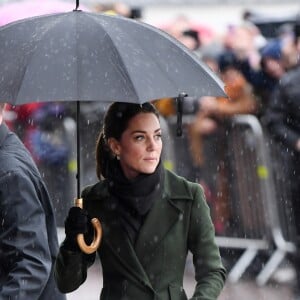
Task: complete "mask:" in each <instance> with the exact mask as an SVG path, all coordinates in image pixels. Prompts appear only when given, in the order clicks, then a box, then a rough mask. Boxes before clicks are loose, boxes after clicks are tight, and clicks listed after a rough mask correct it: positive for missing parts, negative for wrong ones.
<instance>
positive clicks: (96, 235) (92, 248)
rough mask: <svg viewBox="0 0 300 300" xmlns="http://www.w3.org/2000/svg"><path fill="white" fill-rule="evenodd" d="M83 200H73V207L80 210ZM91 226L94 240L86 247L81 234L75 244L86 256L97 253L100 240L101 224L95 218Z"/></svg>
mask: <svg viewBox="0 0 300 300" xmlns="http://www.w3.org/2000/svg"><path fill="white" fill-rule="evenodd" d="M82 204H83V200H82V198H79V199H75V206H77V207H80V208H82V207H83V205H82ZM91 222H92V225H93V227H94V230H95V233H94V240H93V241H92V243H91V244H90V245H87V244H86V243H85V240H84V235H83V234H82V233H80V234H78V235H77V243H78V246H79V248H80V249H81V251H82V252H84V253H86V254H92V253H94V252H96V251H97V249H98V248H99V245H100V242H101V238H102V227H101V223H100V221H99V220H98V219H97V218H93V219H92V220H91Z"/></svg>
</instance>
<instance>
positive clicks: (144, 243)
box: [55, 103, 225, 300]
mask: <svg viewBox="0 0 300 300" xmlns="http://www.w3.org/2000/svg"><path fill="white" fill-rule="evenodd" d="M161 135H162V133H161V127H160V122H159V115H158V112H157V110H156V109H155V107H154V106H153V105H152V104H150V103H145V104H142V105H139V104H128V103H113V104H112V105H111V106H110V107H109V109H108V111H107V113H106V116H105V119H104V125H103V129H102V131H101V132H100V135H99V138H98V141H97V147H96V152H97V153H96V160H97V175H98V177H99V182H98V183H96V184H95V185H92V186H88V187H86V188H85V189H84V190H83V192H82V198H83V200H84V202H83V203H84V209H80V208H78V207H72V208H71V209H70V211H69V215H68V217H67V219H66V222H65V231H66V238H65V240H64V242H63V243H62V245H61V247H60V252H59V255H58V258H57V261H56V266H55V271H56V273H55V275H56V282H57V285H58V287H59V289H60V290H61V291H62V292H64V293H69V292H71V291H73V290H75V289H77V288H78V287H79V286H80V285H81V284H82V283H83V282H84V281H85V280H86V276H87V268H88V267H89V266H90V265H91V264H92V263H93V262H94V260H95V254H89V255H87V254H84V253H82V252H81V251H80V249H79V247H78V245H77V243H76V236H77V234H79V233H83V234H85V238H86V240H87V241H88V240H90V239H91V237H92V235H93V233H92V230H91V226H90V219H91V218H94V217H96V218H98V219H99V220H100V222H101V224H102V228H103V235H102V241H101V244H100V247H99V248H98V250H97V252H98V255H99V257H100V261H101V264H102V272H103V289H102V292H101V296H100V299H103V300H104V299H106V300H121V299H129V300H140V299H141V300H148V299H149V300H150V299H157V300H158V299H160V300H171V299H178V300H179V299H187V296H186V294H185V291H184V289H183V287H182V284H183V275H184V269H185V263H186V257H187V253H188V251H191V253H192V254H193V262H194V266H195V279H196V281H197V285H196V288H195V292H194V295H193V297H192V299H194V300H196V299H197V300H213V299H214V300H216V299H217V297H218V295H219V294H220V291H221V289H222V287H223V285H224V281H225V270H224V268H223V266H222V263H221V258H220V254H219V249H218V247H217V245H216V244H215V242H214V228H213V225H212V222H211V218H210V213H209V208H208V206H207V204H206V201H205V198H204V195H203V190H202V188H201V187H200V186H199V185H198V184H195V183H192V182H188V181H187V180H186V179H184V178H182V177H179V176H177V175H175V174H174V173H172V172H170V171H168V170H165V169H164V168H163V166H162V163H161V151H162V139H161Z"/></svg>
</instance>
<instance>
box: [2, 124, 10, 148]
mask: <svg viewBox="0 0 300 300" xmlns="http://www.w3.org/2000/svg"><path fill="white" fill-rule="evenodd" d="M8 132H9V129H8V127H7V126H6V125H5V123H2V124H0V147H2V145H3V143H4V140H5V138H6V136H7V134H8Z"/></svg>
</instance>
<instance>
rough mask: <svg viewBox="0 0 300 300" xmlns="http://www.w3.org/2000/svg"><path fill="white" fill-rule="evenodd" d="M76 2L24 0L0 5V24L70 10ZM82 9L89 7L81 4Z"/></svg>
mask: <svg viewBox="0 0 300 300" xmlns="http://www.w3.org/2000/svg"><path fill="white" fill-rule="evenodd" d="M75 7H76V5H75V1H74V3H71V2H66V1H63V0H22V1H14V2H9V3H6V4H2V5H0V26H2V25H5V24H7V23H10V22H13V21H17V20H20V19H24V18H29V17H34V16H38V15H45V14H51V13H60V12H69V11H72V10H73V9H75ZM80 9H82V10H85V11H88V9H86V8H84V7H82V6H80Z"/></svg>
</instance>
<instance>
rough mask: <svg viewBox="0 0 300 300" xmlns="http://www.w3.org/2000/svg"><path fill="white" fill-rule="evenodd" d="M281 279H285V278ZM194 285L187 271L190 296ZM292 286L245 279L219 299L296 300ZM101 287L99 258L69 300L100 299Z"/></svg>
mask: <svg viewBox="0 0 300 300" xmlns="http://www.w3.org/2000/svg"><path fill="white" fill-rule="evenodd" d="M281 273H282V274H281V275H280V276H281V277H286V278H291V274H290V270H289V269H286V270H282V272H281ZM284 273H286V275H284ZM278 274H279V272H278ZM278 276H279V275H278ZM281 280H282V281H284V278H282V279H281ZM194 286H195V281H194V279H193V274H192V273H191V272H186V275H185V278H184V288H185V290H186V293H187V296H188V297H191V296H192V293H193V289H194ZM292 286H293V282H292V280H290V279H289V280H286V281H285V282H281V283H279V282H276V281H272V282H270V283H268V284H267V285H265V286H263V287H258V286H257V285H256V284H255V282H254V280H253V279H243V280H240V281H238V282H237V283H234V284H233V283H229V282H228V283H226V285H225V287H224V289H223V291H222V293H221V295H220V297H219V298H218V300H294V298H293V294H292ZM101 287H102V277H101V272H100V264H99V261H98V260H97V261H96V262H95V264H94V265H93V266H92V267H91V268H90V269H89V271H88V278H87V280H86V281H85V282H84V283H83V285H81V286H80V287H79V288H78V289H77V290H76V291H74V292H72V293H70V294H68V295H67V300H82V299H84V300H98V299H99V294H100V290H101ZM141 300H142V299H141Z"/></svg>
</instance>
